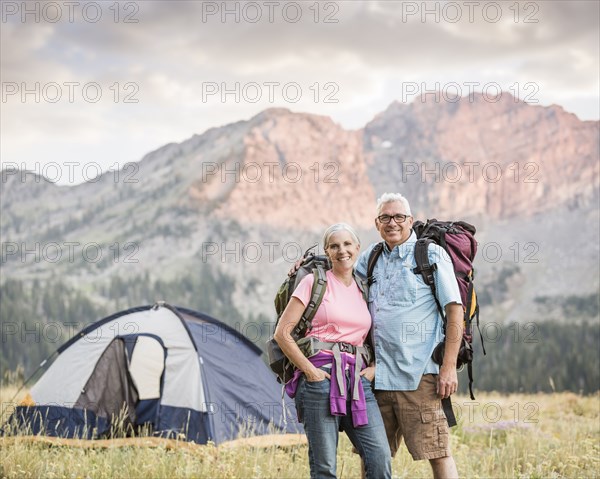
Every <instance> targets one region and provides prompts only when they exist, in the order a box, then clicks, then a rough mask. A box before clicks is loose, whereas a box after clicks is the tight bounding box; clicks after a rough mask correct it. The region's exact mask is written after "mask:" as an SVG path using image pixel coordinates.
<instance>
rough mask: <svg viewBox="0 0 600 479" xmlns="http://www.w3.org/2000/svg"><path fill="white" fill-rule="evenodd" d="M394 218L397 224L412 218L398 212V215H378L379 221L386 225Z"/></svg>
mask: <svg viewBox="0 0 600 479" xmlns="http://www.w3.org/2000/svg"><path fill="white" fill-rule="evenodd" d="M392 218H394V221H395V222H396V223H397V224H400V223H404V222H405V221H406V218H410V215H401V214H397V215H394V216H390V215H379V216H378V217H377V219H378V220H379V222H380V223H383V224H384V225H387V224H388V223H389V222H390V221H392Z"/></svg>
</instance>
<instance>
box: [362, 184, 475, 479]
mask: <svg viewBox="0 0 600 479" xmlns="http://www.w3.org/2000/svg"><path fill="white" fill-rule="evenodd" d="M412 225H413V218H412V216H411V211H410V205H409V203H408V201H407V200H406V198H404V197H403V196H402V195H400V194H398V193H385V194H383V195H382V196H381V197H380V198H379V199H378V200H377V218H376V219H375V227H376V228H377V230H378V231H379V233H380V235H381V238H382V239H383V240H384V246H383V252H382V254H381V255H380V256H379V258H378V259H377V263H376V264H375V268H374V270H373V283H372V285H371V288H370V292H369V308H370V311H371V315H372V317H373V331H372V333H373V334H372V335H373V341H374V344H375V366H371V367H370V368H368V369H367V370H365V371H363V375H365V376H366V377H367V378H368V379H370V380H371V381H373V380H374V389H375V396H376V398H377V402H378V404H379V408H380V410H381V414H382V416H383V420H384V423H385V428H386V434H387V438H388V442H389V445H390V450H391V452H392V456H393V455H395V454H396V452H397V450H398V448H399V446H400V442H401V439H402V438H404V442H405V444H406V446H407V448H408V451H409V452H410V454H411V455H412V457H413V459H414V460H423V459H427V460H429V463H430V464H431V467H432V471H433V477H434V478H436V479H437V478H455V477H458V472H457V469H456V464H455V462H454V459H453V458H452V455H451V453H450V448H449V429H448V423H447V420H446V416H445V414H444V411H443V408H442V403H441V400H442V398H447V397H449V396H450V395H451V394H452V393H454V392H456V389H457V386H458V378H457V374H456V359H457V355H458V350H459V347H460V341H461V338H462V328H463V309H462V305H461V297H460V292H459V289H458V284H457V282H456V277H455V275H454V270H453V267H452V260H451V259H450V257H449V256H448V254H447V253H446V252H445V251H444V250H443V249H442V248H441V247H439V246H437V245H430V246H429V250H428V256H429V262H430V264H432V265H433V264H434V263H435V264H436V265H437V267H436V271H435V272H434V279H435V286H436V291H437V296H438V300H439V302H440V304H441V306H442V307H443V308H444V311H445V313H446V318H447V328H446V339H445V341H446V347H445V353H444V359H443V365H442V366H438V365H437V364H435V363H434V362H433V361H432V359H431V355H432V352H433V350H434V349H435V347H436V346H437V344H438V343H439V342H441V341H443V340H444V337H443V333H442V325H443V319H442V317H441V316H440V314H439V312H438V308H437V306H436V302H435V298H434V296H433V293H432V291H431V288H430V287H429V286H428V285H426V284H425V283H424V282H423V280H422V278H421V275H420V274H415V273H414V272H413V269H414V268H415V267H416V261H415V258H414V249H415V243H416V240H417V238H416V235H415V233H414V232H413V231H412ZM374 247H375V245H371V246H370V247H369V248H368V249H367V250H366V251H364V252H363V253H362V254H361V256H360V258H359V260H358V262H357V265H356V269H357V270H358V271H359V272H360V273H362V274H364V275H366V274H367V264H368V259H369V255H370V253H371V251H372V250H373V248H374Z"/></svg>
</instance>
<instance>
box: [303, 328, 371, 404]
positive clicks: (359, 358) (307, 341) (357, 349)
mask: <svg viewBox="0 0 600 479" xmlns="http://www.w3.org/2000/svg"><path fill="white" fill-rule="evenodd" d="M298 347H299V348H300V351H302V353H303V354H304V355H305V356H306V357H307V358H309V357H310V356H313V355H315V354H317V353H318V352H319V351H322V350H328V351H332V352H333V359H334V362H335V367H336V370H335V373H336V379H337V384H338V390H339V391H340V394H341V395H342V397H343V396H345V394H346V391H345V388H344V376H343V375H344V372H343V371H342V357H341V353H350V354H354V355H355V357H356V363H355V364H354V377H353V378H352V381H353V384H352V399H353V400H354V401H358V400H359V399H358V398H359V396H358V384H359V382H360V371H361V370H362V369H363V368H362V366H363V364H366V365H367V366H368V365H369V363H370V362H371V360H372V358H373V351H372V350H371V347H370V346H369V345H368V344H365V345H363V346H355V345H353V344H350V343H344V342H341V341H340V342H337V343H333V342H327V341H318V340H317V339H315V338H313V337H310V336H309V337H306V338H302V339H301V340H300V341H298ZM363 360H364V363H363Z"/></svg>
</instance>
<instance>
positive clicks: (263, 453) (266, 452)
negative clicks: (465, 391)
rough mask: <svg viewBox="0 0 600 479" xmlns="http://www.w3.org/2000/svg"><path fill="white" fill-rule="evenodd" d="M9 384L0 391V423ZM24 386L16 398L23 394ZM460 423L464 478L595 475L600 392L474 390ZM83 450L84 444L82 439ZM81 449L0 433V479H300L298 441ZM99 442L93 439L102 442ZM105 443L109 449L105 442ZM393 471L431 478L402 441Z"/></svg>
mask: <svg viewBox="0 0 600 479" xmlns="http://www.w3.org/2000/svg"><path fill="white" fill-rule="evenodd" d="M15 392H16V388H12V387H5V388H2V389H0V401H1V402H2V405H3V407H2V419H3V420H5V419H6V416H7V413H9V412H10V409H11V408H10V404H11V403H10V401H11V400H12V398H13V396H14V394H15ZM24 394H25V393H24V392H22V393H20V394H19V397H18V398H17V401H18V400H19V399H20V397H22V396H24ZM454 404H455V411H456V412H457V419H458V420H459V425H458V426H457V427H455V428H453V429H452V432H451V441H452V451H453V455H454V457H455V459H456V462H457V465H458V470H459V473H460V475H461V477H466V478H509V477H515V478H563V477H564V478H576V477H581V478H593V477H600V472H599V471H600V395H598V394H595V395H591V396H579V395H576V394H573V393H555V394H546V395H531V394H528V395H526V394H510V395H499V394H494V393H479V394H477V400H476V401H470V400H469V399H468V398H466V397H461V396H459V397H457V398H455V399H454ZM340 437H341V439H340V446H339V454H338V477H340V478H352V477H360V464H359V460H358V457H357V456H356V455H355V454H352V452H351V445H350V442H349V441H348V439H347V438H346V436H345V435H344V434H342V435H341V436H340ZM82 443H86V444H85V445H86V446H89V445H90V444H89V443H90V441H83V442H82ZM100 443H101V444H103V447H82V446H83V444H82V445H79V446H75V447H74V446H71V445H69V446H67V445H60V444H59V443H55V444H50V443H46V442H42V441H34V440H32V438H31V437H25V436H20V437H2V438H0V457H1V465H0V476H1V477H3V478H4V477H6V478H15V479H16V478H19V479H21V478H63V477H64V478H88V477H89V478H112V477H123V478H125V477H127V478H136V477H140V478H142V477H143V478H167V477H169V478H170V477H173V478H179V477H183V478H188V477H190V478H196V477H197V478H203V477H206V478H284V477H285V478H305V477H309V468H308V458H307V448H306V445H305V444H301V443H300V444H298V443H296V444H291V445H290V444H288V445H286V446H279V445H277V441H276V440H273V441H272V443H269V444H267V445H265V444H261V445H260V446H257V445H248V444H247V443H244V442H243V441H239V443H240V444H238V445H235V446H230V447H227V445H223V446H220V447H215V446H213V445H207V446H195V445H191V444H189V443H185V442H181V443H176V442H175V443H174V441H160V440H159V441H154V442H151V441H147V442H146V443H145V442H144V441H143V440H141V439H140V440H139V441H137V442H136V441H130V440H121V441H120V442H119V441H118V440H117V441H114V442H112V443H111V442H110V441H102V442H100ZM100 443H99V444H100ZM107 444H108V447H104V446H106V445H107ZM393 472H394V477H397V478H417V477H431V472H430V468H429V465H428V464H427V463H425V462H422V461H421V462H413V460H412V459H411V457H410V456H409V454H408V453H407V451H406V449H405V448H404V447H402V448H401V450H400V452H399V453H398V455H397V456H396V458H395V459H394V462H393Z"/></svg>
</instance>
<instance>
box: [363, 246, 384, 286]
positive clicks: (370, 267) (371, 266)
mask: <svg viewBox="0 0 600 479" xmlns="http://www.w3.org/2000/svg"><path fill="white" fill-rule="evenodd" d="M381 253H383V241H382V242H381V243H377V244H376V245H375V246H374V247H373V249H372V250H371V253H369V260H368V261H367V283H368V285H369V286H371V285H372V284H373V282H374V281H375V280H374V278H373V271H374V270H375V265H376V264H377V260H378V259H379V257H380V256H381Z"/></svg>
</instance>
